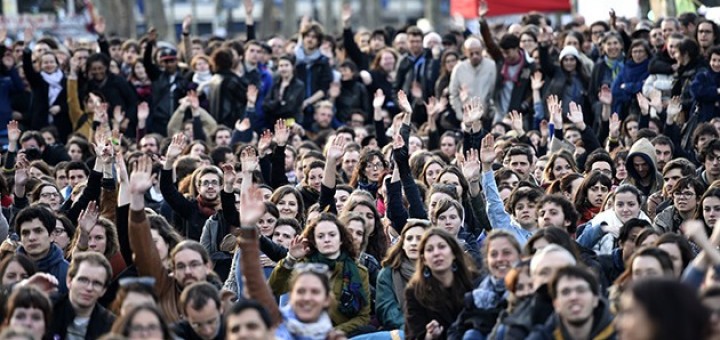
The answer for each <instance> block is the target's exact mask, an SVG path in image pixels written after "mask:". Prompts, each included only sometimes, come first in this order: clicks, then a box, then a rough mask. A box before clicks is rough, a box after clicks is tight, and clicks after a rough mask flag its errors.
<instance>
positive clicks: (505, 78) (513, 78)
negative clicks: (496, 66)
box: [500, 51, 525, 84]
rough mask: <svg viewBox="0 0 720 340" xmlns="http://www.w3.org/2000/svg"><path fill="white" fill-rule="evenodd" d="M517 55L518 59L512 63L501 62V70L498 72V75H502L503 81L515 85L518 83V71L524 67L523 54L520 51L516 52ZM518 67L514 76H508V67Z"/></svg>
mask: <svg viewBox="0 0 720 340" xmlns="http://www.w3.org/2000/svg"><path fill="white" fill-rule="evenodd" d="M518 54H519V55H520V58H518V60H517V61H516V62H514V63H510V62H508V61H507V60H505V62H503V66H502V70H501V71H500V74H502V77H503V81H511V82H513V83H515V84H517V82H518V78H519V77H520V70H522V68H523V66H525V53H523V52H522V51H518ZM516 65H519V66H520V67H519V68H518V70H517V72H515V74H514V75H510V67H511V66H516Z"/></svg>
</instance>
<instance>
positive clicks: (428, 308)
mask: <svg viewBox="0 0 720 340" xmlns="http://www.w3.org/2000/svg"><path fill="white" fill-rule="evenodd" d="M418 249H419V254H418V261H417V262H416V266H415V273H414V274H413V276H412V278H411V279H410V282H408V285H407V288H406V289H405V307H404V311H405V316H406V322H405V338H406V339H409V340H414V339H426V340H431V339H445V338H446V337H447V333H446V330H447V329H448V328H449V327H450V325H451V324H452V323H453V321H455V317H456V316H457V315H458V314H460V312H461V311H462V309H463V307H464V297H465V293H467V292H469V291H471V290H472V288H473V286H474V285H473V280H474V279H475V276H476V275H475V266H474V265H473V263H472V260H469V259H466V258H465V255H464V253H463V250H462V247H460V244H458V242H457V240H456V239H455V237H454V236H453V235H451V234H450V233H448V232H447V231H445V230H444V229H442V228H431V229H429V230H427V231H426V232H425V234H424V235H423V237H422V239H421V240H420V246H419V248H418Z"/></svg>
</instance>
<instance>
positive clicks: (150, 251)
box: [129, 209, 182, 323]
mask: <svg viewBox="0 0 720 340" xmlns="http://www.w3.org/2000/svg"><path fill="white" fill-rule="evenodd" d="M129 234H130V248H131V249H132V251H133V253H134V254H135V265H136V266H137V270H138V274H139V275H140V276H150V277H153V278H155V294H157V296H158V298H159V304H160V309H161V310H162V311H163V313H164V314H165V319H166V320H167V321H168V323H173V322H176V321H180V320H181V316H182V310H181V308H180V303H179V302H178V301H179V299H180V293H181V292H182V290H181V289H180V287H178V285H177V283H176V282H175V279H174V278H172V277H171V276H170V274H169V273H168V271H167V269H165V267H164V266H163V264H162V261H161V260H160V255H159V254H158V252H157V250H156V248H155V243H154V242H153V240H152V234H151V233H150V222H148V219H147V216H145V210H140V211H137V210H132V209H131V210H130V230H129Z"/></svg>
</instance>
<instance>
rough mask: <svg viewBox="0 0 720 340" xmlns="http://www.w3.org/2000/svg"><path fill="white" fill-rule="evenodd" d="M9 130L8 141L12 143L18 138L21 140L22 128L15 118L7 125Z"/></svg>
mask: <svg viewBox="0 0 720 340" xmlns="http://www.w3.org/2000/svg"><path fill="white" fill-rule="evenodd" d="M7 131H8V141H9V142H10V143H17V141H18V140H20V134H21V131H20V128H19V127H18V122H17V121H15V120H11V121H10V123H8V125H7Z"/></svg>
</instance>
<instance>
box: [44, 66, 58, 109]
mask: <svg viewBox="0 0 720 340" xmlns="http://www.w3.org/2000/svg"><path fill="white" fill-rule="evenodd" d="M40 75H41V76H42V77H43V80H45V82H46V83H47V84H48V105H49V106H52V104H53V103H54V102H55V100H56V99H57V97H58V96H59V95H60V92H61V91H62V79H63V73H62V71H60V70H59V69H58V70H56V71H55V72H53V73H45V72H40Z"/></svg>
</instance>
